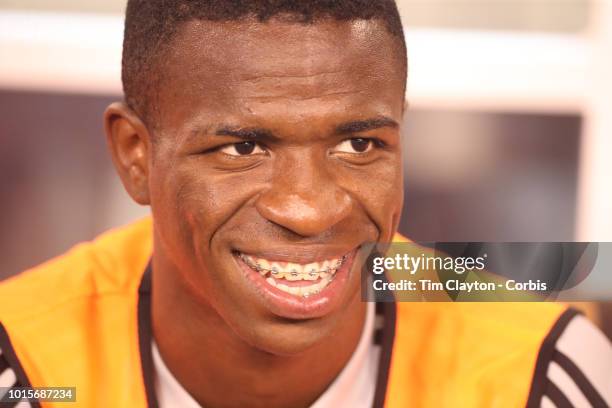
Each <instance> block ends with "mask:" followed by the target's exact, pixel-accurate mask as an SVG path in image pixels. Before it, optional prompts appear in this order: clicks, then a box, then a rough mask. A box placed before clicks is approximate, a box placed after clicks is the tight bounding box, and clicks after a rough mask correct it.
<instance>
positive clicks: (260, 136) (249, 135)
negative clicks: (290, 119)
mask: <svg viewBox="0 0 612 408" xmlns="http://www.w3.org/2000/svg"><path fill="white" fill-rule="evenodd" d="M215 134H216V135H218V136H234V137H238V138H240V139H244V140H275V139H278V137H276V136H274V134H272V132H271V131H269V130H268V129H263V128H233V127H222V128H220V129H217V131H216V132H215Z"/></svg>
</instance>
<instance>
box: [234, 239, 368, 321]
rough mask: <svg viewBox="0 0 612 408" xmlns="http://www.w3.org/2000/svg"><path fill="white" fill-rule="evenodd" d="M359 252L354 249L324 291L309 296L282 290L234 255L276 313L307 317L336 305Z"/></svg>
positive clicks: (269, 307) (324, 313) (300, 317)
mask: <svg viewBox="0 0 612 408" xmlns="http://www.w3.org/2000/svg"><path fill="white" fill-rule="evenodd" d="M356 252H357V250H353V251H351V252H350V253H349V254H347V256H346V260H345V261H344V262H343V263H342V266H341V267H340V269H338V270H337V271H336V274H335V276H334V279H333V280H332V281H331V282H330V283H329V284H328V285H327V286H326V287H325V288H323V290H321V292H319V293H317V294H313V295H310V296H308V297H303V296H296V295H292V294H290V293H287V292H283V291H282V290H280V289H278V288H276V287H274V286H272V285H270V284H269V283H268V282H266V278H265V277H263V276H261V274H259V273H258V272H255V271H254V270H253V269H251V268H250V267H249V266H248V265H247V264H245V263H244V261H243V260H242V259H240V257H238V256H235V257H234V258H235V259H236V261H237V262H238V265H239V266H240V268H241V269H242V270H243V271H244V272H245V274H246V276H247V278H248V280H249V282H250V283H251V284H252V285H253V286H254V288H255V290H256V291H257V292H258V293H259V294H260V295H261V298H262V300H263V302H264V304H265V305H266V307H267V308H268V309H269V310H270V311H271V312H272V313H273V314H275V315H277V316H279V317H284V318H288V319H300V320H304V319H314V318H318V317H323V316H325V315H327V314H329V313H330V312H331V311H332V310H333V309H334V307H335V306H336V304H337V303H338V302H339V300H340V298H341V297H342V292H343V289H344V288H345V287H346V285H347V282H348V280H349V276H350V271H351V266H352V265H353V260H354V259H355V254H356Z"/></svg>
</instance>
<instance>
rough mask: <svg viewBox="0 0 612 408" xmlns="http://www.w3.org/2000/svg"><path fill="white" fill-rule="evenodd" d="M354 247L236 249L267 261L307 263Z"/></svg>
mask: <svg viewBox="0 0 612 408" xmlns="http://www.w3.org/2000/svg"><path fill="white" fill-rule="evenodd" d="M354 249H356V247H347V246H331V245H309V246H299V247H297V246H291V247H289V246H284V247H278V246H277V247H268V248H266V249H265V250H255V249H253V250H249V249H246V248H245V249H237V252H240V253H242V254H244V255H250V256H253V257H255V258H263V259H266V260H268V261H278V262H293V263H299V264H307V263H310V262H319V261H324V260H329V259H337V258H342V257H343V256H344V255H346V254H348V253H350V252H351V251H353V250H354Z"/></svg>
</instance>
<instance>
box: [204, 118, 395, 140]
mask: <svg viewBox="0 0 612 408" xmlns="http://www.w3.org/2000/svg"><path fill="white" fill-rule="evenodd" d="M382 127H392V128H396V129H397V128H399V123H397V122H396V121H395V120H393V119H391V118H389V117H386V116H378V117H375V118H371V119H365V120H354V121H350V122H345V123H342V124H340V125H337V126H336V127H335V129H334V134H336V135H345V134H351V133H357V132H364V131H366V130H373V129H379V128H382ZM201 131H202V130H201V129H200V130H199V131H195V132H194V133H195V134H201ZM205 132H206V131H205ZM215 134H216V135H218V136H233V137H237V138H240V139H243V140H255V141H263V140H278V139H279V137H278V136H276V135H274V134H273V133H272V131H270V130H268V129H264V128H258V127H246V128H241V127H235V126H229V125H228V126H222V127H220V128H219V129H217V130H216V131H215Z"/></svg>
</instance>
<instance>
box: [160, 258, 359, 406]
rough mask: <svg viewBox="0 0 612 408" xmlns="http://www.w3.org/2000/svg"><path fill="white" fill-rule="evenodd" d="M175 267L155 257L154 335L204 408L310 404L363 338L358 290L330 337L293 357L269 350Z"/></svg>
mask: <svg viewBox="0 0 612 408" xmlns="http://www.w3.org/2000/svg"><path fill="white" fill-rule="evenodd" d="M173 269H174V268H171V267H169V265H168V264H165V265H164V262H161V261H157V260H154V262H153V270H154V273H153V277H152V279H153V293H152V295H153V296H152V309H153V310H152V325H153V334H154V338H155V341H156V343H157V346H158V348H159V351H160V354H161V356H162V358H163V360H164V362H165V363H166V365H167V366H168V369H169V370H170V371H171V372H172V374H173V375H174V376H175V378H176V379H177V380H178V382H179V383H180V384H181V385H182V386H183V388H185V390H187V392H189V394H191V396H192V397H193V398H194V399H195V400H196V401H198V403H200V405H202V406H206V407H215V408H216V407H236V406H249V407H254V408H257V407H271V408H274V407H287V406H291V407H308V406H310V405H311V404H312V403H313V402H314V401H315V400H316V399H317V398H318V397H319V396H320V395H321V394H322V393H323V392H324V391H325V390H326V388H327V387H328V386H329V385H330V384H331V382H332V381H333V380H334V379H335V378H336V377H337V375H338V374H339V373H340V371H342V369H343V368H344V366H345V365H346V364H347V362H348V361H349V359H350V358H351V356H352V354H353V352H354V350H355V348H356V347H357V344H358V342H359V339H360V337H361V332H362V328H363V324H364V321H365V311H366V306H365V304H364V303H362V302H361V301H360V298H359V294H358V293H357V294H356V296H355V297H354V298H353V299H352V300H351V303H350V304H349V305H348V306H347V307H348V308H350V309H349V310H350V311H351V315H350V316H349V317H348V318H347V319H343V321H342V322H341V323H339V324H338V326H337V328H336V329H335V331H334V333H332V335H330V336H329V339H327V340H326V341H321V342H319V343H317V344H315V345H314V346H312V347H310V348H309V349H307V350H305V351H303V352H301V353H298V354H295V355H291V356H279V355H275V354H270V353H267V352H265V351H262V350H260V349H257V348H255V347H253V346H251V345H249V344H248V343H246V342H245V341H244V340H242V339H241V338H240V337H239V336H237V335H236V334H235V332H234V331H233V330H232V329H231V328H230V327H229V326H228V325H227V324H226V323H225V321H224V320H223V319H222V318H221V317H220V316H219V314H218V313H217V312H216V311H215V310H214V309H213V308H212V307H210V305H208V304H207V303H205V302H203V301H202V300H201V299H198V298H197V296H195V295H194V294H193V293H192V292H191V291H190V289H189V288H188V287H187V285H185V284H183V283H182V281H180V279H179V278H178V276H180V275H179V274H178V273H177V271H175V270H173ZM288 324H290V323H288ZM237 390H239V392H236V391H237Z"/></svg>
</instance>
